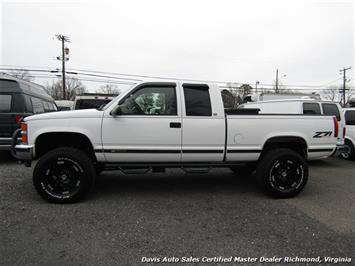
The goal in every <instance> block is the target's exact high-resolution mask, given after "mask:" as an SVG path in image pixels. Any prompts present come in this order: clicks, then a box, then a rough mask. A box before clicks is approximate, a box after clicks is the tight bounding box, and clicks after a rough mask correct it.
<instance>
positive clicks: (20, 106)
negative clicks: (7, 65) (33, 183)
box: [0, 74, 57, 150]
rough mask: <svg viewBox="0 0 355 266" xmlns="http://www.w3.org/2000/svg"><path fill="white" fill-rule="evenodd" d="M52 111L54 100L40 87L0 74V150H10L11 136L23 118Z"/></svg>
mask: <svg viewBox="0 0 355 266" xmlns="http://www.w3.org/2000/svg"><path fill="white" fill-rule="evenodd" d="M53 111H57V107H56V105H55V103H54V100H53V98H52V97H51V96H49V95H48V94H47V93H46V92H45V90H44V88H43V87H42V86H40V85H38V84H35V83H33V82H28V81H25V80H22V79H18V78H15V77H13V76H10V75H7V74H0V150H10V149H11V136H12V134H13V132H14V131H15V130H16V129H18V128H20V122H21V121H22V119H23V118H24V117H26V116H30V115H33V114H40V113H45V112H53Z"/></svg>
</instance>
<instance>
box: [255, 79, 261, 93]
mask: <svg viewBox="0 0 355 266" xmlns="http://www.w3.org/2000/svg"><path fill="white" fill-rule="evenodd" d="M258 84H260V81H258V80H257V81H255V93H258Z"/></svg>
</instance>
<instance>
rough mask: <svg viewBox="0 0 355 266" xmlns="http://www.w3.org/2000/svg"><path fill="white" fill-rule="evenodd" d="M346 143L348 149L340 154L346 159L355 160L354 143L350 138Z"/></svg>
mask: <svg viewBox="0 0 355 266" xmlns="http://www.w3.org/2000/svg"><path fill="white" fill-rule="evenodd" d="M344 145H345V146H346V148H347V150H348V151H347V152H343V153H341V154H340V156H341V157H342V158H344V159H346V160H353V161H354V160H355V149H354V145H353V144H352V143H351V142H350V141H348V140H346V141H345V144H344Z"/></svg>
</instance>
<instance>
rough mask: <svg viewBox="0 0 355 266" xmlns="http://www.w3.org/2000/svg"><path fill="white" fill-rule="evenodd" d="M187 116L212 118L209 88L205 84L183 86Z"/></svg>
mask: <svg viewBox="0 0 355 266" xmlns="http://www.w3.org/2000/svg"><path fill="white" fill-rule="evenodd" d="M182 86H183V88H184V96H185V108H186V115H187V116H212V109H211V99H210V93H209V87H208V86H207V85H204V84H183V85H182Z"/></svg>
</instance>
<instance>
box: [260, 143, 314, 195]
mask: <svg viewBox="0 0 355 266" xmlns="http://www.w3.org/2000/svg"><path fill="white" fill-rule="evenodd" d="M257 178H258V182H259V184H260V185H261V187H262V188H263V189H264V190H265V191H266V192H267V193H269V194H270V195H272V196H273V197H275V198H290V197H294V196H296V195H297V194H299V193H300V192H301V191H302V190H303V188H304V187H305V185H306V183H307V180H308V165H307V162H306V160H305V159H304V158H303V157H302V156H301V155H300V154H298V153H297V152H295V151H293V150H290V149H284V148H278V149H273V150H270V151H268V152H267V153H266V154H264V155H263V156H262V158H261V160H260V161H259V164H258V168H257Z"/></svg>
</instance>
